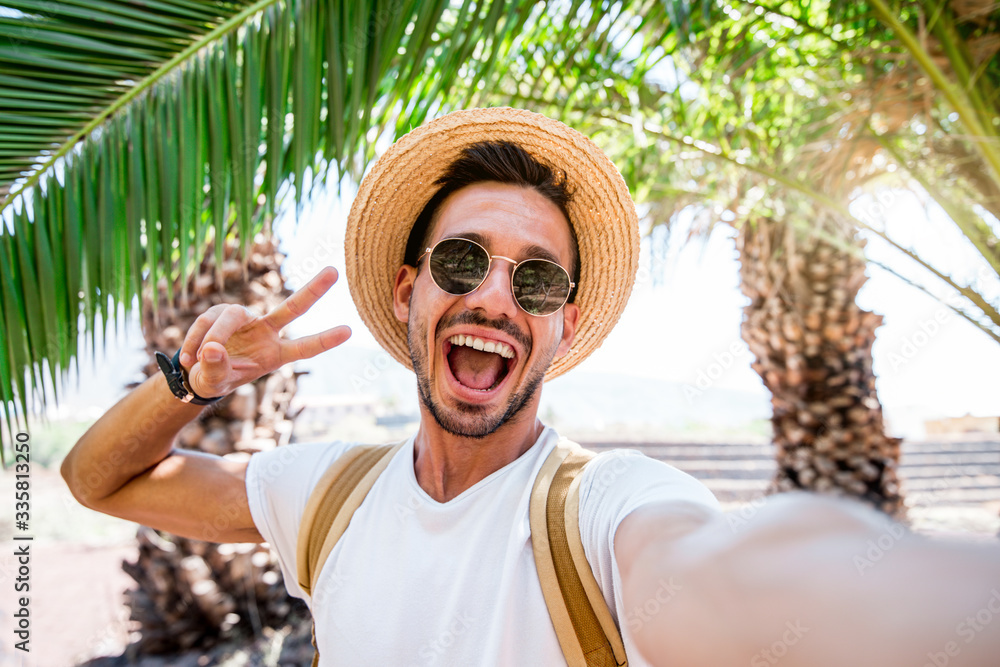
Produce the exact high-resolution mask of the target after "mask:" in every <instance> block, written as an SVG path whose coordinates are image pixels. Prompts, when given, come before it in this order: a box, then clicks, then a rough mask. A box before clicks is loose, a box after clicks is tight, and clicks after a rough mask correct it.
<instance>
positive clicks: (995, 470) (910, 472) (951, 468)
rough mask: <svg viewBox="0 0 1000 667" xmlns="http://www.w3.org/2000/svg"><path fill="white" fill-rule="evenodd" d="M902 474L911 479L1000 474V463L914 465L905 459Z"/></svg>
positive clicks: (901, 467) (901, 468)
mask: <svg viewBox="0 0 1000 667" xmlns="http://www.w3.org/2000/svg"><path fill="white" fill-rule="evenodd" d="M899 469H900V474H902V475H905V476H906V477H908V478H910V479H915V478H924V477H936V478H939V479H949V478H952V477H969V476H974V475H993V476H997V475H1000V463H997V464H994V465H978V464H977V465H933V466H923V465H913V464H911V463H908V462H907V461H903V465H901V466H900V467H899Z"/></svg>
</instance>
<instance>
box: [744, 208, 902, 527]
mask: <svg viewBox="0 0 1000 667" xmlns="http://www.w3.org/2000/svg"><path fill="white" fill-rule="evenodd" d="M814 228H815V229H816V230H821V231H824V232H826V233H827V234H829V235H830V236H831V237H833V238H839V239H844V242H845V244H848V245H853V246H855V247H856V246H857V242H856V241H854V240H853V239H852V232H844V231H843V230H844V229H845V228H844V227H842V226H839V225H837V224H836V221H835V220H833V219H832V218H822V217H821V218H819V219H818V220H817V222H815V224H814ZM799 234H800V232H797V231H796V230H795V229H794V226H793V225H791V224H787V223H785V224H783V223H780V222H777V221H775V220H772V219H767V218H763V219H758V220H756V221H755V222H754V223H753V224H747V225H744V226H743V228H742V229H741V231H740V236H739V241H738V247H739V251H740V258H741V263H742V266H741V269H740V275H741V277H742V290H743V293H744V294H745V295H746V296H747V297H749V299H750V305H748V306H746V307H745V308H744V319H743V325H742V334H743V338H744V340H745V341H746V343H747V345H748V346H749V348H750V350H751V352H753V354H754V355H755V356H756V360H755V361H754V362H753V364H752V366H753V368H754V370H755V371H756V372H757V373H758V374H760V376H761V378H762V379H763V381H764V385H765V386H766V387H767V388H768V389H769V390H770V391H771V396H772V398H771V405H772V408H773V413H772V417H771V422H772V425H773V429H774V444H775V445H776V446H777V463H778V468H777V472H776V475H775V478H774V480H773V482H772V484H771V491H772V492H774V491H790V490H794V489H807V490H811V491H818V492H823V493H830V494H833V495H847V496H853V497H856V498H860V499H862V500H864V501H867V502H868V503H870V504H872V505H873V506H875V507H876V508H879V509H881V510H883V511H885V512H886V513H888V514H890V515H893V516H897V517H899V516H901V514H902V512H903V511H904V508H903V503H902V498H901V495H900V488H899V481H898V479H897V476H896V470H897V467H898V464H899V449H900V448H899V445H900V441H899V439H898V438H892V437H889V436H887V435H886V434H885V430H884V427H883V423H882V407H881V405H880V404H879V401H878V397H877V396H876V393H875V375H874V374H873V373H872V344H873V343H874V342H875V330H876V329H877V328H878V327H879V326H880V325H881V324H882V317H881V316H880V315H876V314H875V313H871V312H868V311H865V310H862V309H861V308H859V307H858V305H857V304H856V303H855V297H856V296H857V293H858V290H859V289H860V287H861V285H862V284H864V282H865V280H866V279H867V277H866V276H865V263H864V261H863V258H862V257H860V256H856V255H851V254H850V253H849V252H847V251H846V250H845V249H842V248H838V247H837V246H835V245H833V244H832V243H829V242H827V241H822V240H819V239H817V238H815V237H812V238H810V239H809V240H808V241H805V240H803V239H802V238H801V237H800V236H799Z"/></svg>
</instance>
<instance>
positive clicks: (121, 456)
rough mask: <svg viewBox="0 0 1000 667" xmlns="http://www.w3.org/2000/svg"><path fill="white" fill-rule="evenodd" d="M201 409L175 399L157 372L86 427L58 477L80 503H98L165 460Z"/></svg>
mask: <svg viewBox="0 0 1000 667" xmlns="http://www.w3.org/2000/svg"><path fill="white" fill-rule="evenodd" d="M202 409H203V408H202V407H201V406H196V405H190V404H187V403H183V402H181V401H179V400H177V398H176V397H175V396H174V395H173V394H171V392H170V389H169V388H168V387H167V382H166V379H165V378H164V377H163V375H162V374H161V373H157V374H156V375H154V376H152V377H151V378H149V379H148V380H146V381H145V382H143V383H142V384H141V385H140V386H138V387H136V389H135V390H133V391H132V392H130V393H129V394H128V395H126V396H125V397H124V398H123V399H122V400H120V401H119V402H118V403H117V404H115V405H114V407H112V408H111V409H110V410H108V412H107V413H105V414H104V416H102V417H101V418H100V419H98V420H97V422H95V423H94V425H93V426H91V427H90V429H89V430H88V431H87V432H86V433H85V434H84V435H83V437H82V438H80V440H79V442H77V443H76V445H75V446H74V447H73V449H72V450H70V452H69V454H67V455H66V458H65V460H64V461H63V463H62V468H61V471H62V476H63V478H64V479H65V480H66V483H67V485H68V486H69V488H70V490H71V491H72V492H73V495H74V496H75V497H76V498H77V499H78V500H79V501H80V502H81V503H83V504H85V505H90V504H92V503H94V502H96V501H99V500H100V499H102V498H105V497H107V496H109V495H110V494H112V493H114V492H115V491H117V490H118V489H120V488H121V487H122V486H124V485H125V484H126V483H127V482H128V481H129V480H130V479H132V478H133V477H135V476H136V475H138V474H140V473H142V472H145V471H146V470H148V469H149V468H151V467H153V466H155V465H156V464H157V463H159V462H160V461H162V460H163V459H164V458H166V457H167V456H168V455H169V454H170V451H171V449H172V447H173V440H174V437H175V436H176V435H177V432H178V431H180V429H181V428H182V427H183V426H184V425H185V424H187V423H188V422H190V421H191V420H192V419H194V418H195V417H197V416H198V414H199V413H200V412H201V411H202Z"/></svg>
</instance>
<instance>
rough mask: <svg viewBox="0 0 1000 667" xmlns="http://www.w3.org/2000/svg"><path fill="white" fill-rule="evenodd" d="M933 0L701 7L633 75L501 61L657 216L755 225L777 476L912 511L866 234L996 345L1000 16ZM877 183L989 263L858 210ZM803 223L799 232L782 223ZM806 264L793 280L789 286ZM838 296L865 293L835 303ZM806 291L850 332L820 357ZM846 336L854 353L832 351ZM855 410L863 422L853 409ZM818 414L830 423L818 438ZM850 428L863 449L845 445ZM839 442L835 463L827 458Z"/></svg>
mask: <svg viewBox="0 0 1000 667" xmlns="http://www.w3.org/2000/svg"><path fill="white" fill-rule="evenodd" d="M926 4H927V3H916V2H911V3H902V4H900V5H899V6H895V7H891V8H890V7H888V6H887V5H885V4H884V3H882V2H881V1H876V2H871V3H867V4H864V3H863V4H857V3H842V2H827V3H815V2H810V3H795V2H792V3H784V4H780V5H775V4H768V3H763V2H756V1H748V2H731V3H726V5H725V7H722V8H721V9H720V8H718V7H715V6H712V5H709V4H705V5H703V6H702V9H703V10H704V11H706V12H708V15H707V16H708V18H709V19H710V20H706V21H704V22H703V23H696V22H691V23H690V24H689V26H690V30H689V32H688V33H686V34H685V33H680V32H678V31H675V32H674V33H673V37H674V38H675V41H674V42H672V43H669V44H667V43H665V42H664V40H663V39H662V38H656V39H658V40H659V41H656V39H654V40H653V41H646V42H644V43H643V45H642V48H641V51H642V52H643V53H645V54H647V56H648V57H647V58H646V60H644V61H640V62H639V63H638V65H639V67H637V68H636V69H634V70H629V71H628V72H627V74H628V76H621V73H620V70H619V69H616V68H620V67H621V63H620V62H618V61H611V62H610V64H608V63H605V62H603V61H600V60H598V61H597V62H596V65H595V69H597V70H598V71H596V72H593V73H590V75H589V77H588V76H586V75H580V76H577V77H576V78H571V79H570V80H569V81H567V80H566V79H565V78H563V77H561V76H558V75H557V74H556V72H557V71H558V72H559V73H561V72H562V69H561V63H560V62H559V61H558V60H553V61H549V62H551V65H550V67H549V70H550V71H549V72H547V73H542V74H540V75H538V76H539V78H542V79H545V81H546V85H544V86H535V87H533V88H531V89H528V90H526V89H525V86H524V85H523V84H520V82H519V79H520V78H522V77H524V76H526V75H528V74H529V70H528V68H527V67H522V68H521V69H520V70H518V63H517V62H514V63H504V69H506V70H508V71H513V72H514V75H513V76H512V77H511V78H510V79H508V80H507V81H505V84H506V85H505V86H504V87H503V88H502V89H501V90H499V91H497V93H496V94H495V95H494V96H493V97H492V98H490V100H491V101H493V100H498V101H500V102H505V101H511V102H514V103H517V104H526V105H533V106H534V107H535V108H537V109H539V110H542V111H545V112H547V113H550V114H557V115H561V116H562V117H563V118H564V119H566V120H567V121H568V122H570V123H571V124H573V125H575V126H578V127H580V128H582V129H583V128H585V131H587V132H588V134H590V135H591V136H593V137H595V139H596V140H597V141H598V142H599V143H602V145H603V147H604V148H605V150H606V151H607V152H608V153H609V154H610V155H611V156H612V159H613V161H614V162H615V163H616V164H618V165H620V166H621V167H622V170H623V173H624V174H625V175H626V178H627V179H628V180H629V181H630V183H632V184H633V187H635V194H636V199H637V201H639V203H640V204H641V205H644V206H645V208H646V209H647V214H646V217H647V219H649V220H650V221H651V222H652V223H653V224H668V225H669V223H670V222H671V220H673V218H674V216H675V215H676V213H677V212H679V211H680V210H682V209H685V208H688V207H691V206H694V207H695V208H696V209H697V210H698V211H699V212H700V214H701V218H702V220H703V222H704V223H705V224H704V227H703V228H704V229H710V228H711V226H712V224H715V223H716V222H718V221H720V219H724V220H726V221H727V222H730V223H731V224H733V225H734V226H735V227H736V228H737V229H738V230H740V234H741V243H740V245H739V248H740V250H741V253H743V254H742V256H741V259H742V264H743V275H744V277H745V278H747V279H749V277H750V276H753V278H754V280H755V281H757V282H758V283H760V284H758V285H757V286H751V285H749V284H744V286H743V289H744V291H745V293H746V294H747V295H748V296H749V297H750V298H751V304H750V305H749V306H748V307H747V311H746V319H745V323H744V327H743V332H744V337H745V338H746V340H747V343H748V344H749V345H750V346H751V349H752V350H753V351H754V352H755V353H756V355H757V360H756V361H755V363H754V368H755V369H756V370H757V371H758V372H759V373H760V375H761V377H762V379H763V380H764V383H765V385H767V386H768V387H769V388H770V389H771V390H772V394H773V396H774V417H773V424H774V428H775V441H776V443H777V444H778V445H779V447H778V459H779V461H778V463H779V466H778V471H779V472H778V475H777V477H776V479H775V487H777V488H783V489H784V488H810V489H816V488H819V489H827V488H829V489H832V490H834V491H836V492H847V493H850V494H852V495H857V496H859V497H862V498H864V499H866V500H868V501H870V502H872V503H873V504H874V505H875V506H877V507H881V508H883V509H886V510H887V511H890V512H895V511H896V510H897V509H898V508H899V507H900V505H899V495H898V485H897V481H896V479H895V473H894V472H893V470H894V467H895V463H896V462H897V461H898V443H897V442H896V441H895V440H894V439H892V438H888V437H886V436H885V434H884V432H883V429H882V419H881V408H880V406H879V404H878V400H877V397H876V395H875V392H874V386H873V384H872V380H873V378H872V376H871V372H870V368H871V356H870V349H871V340H870V338H869V336H870V335H871V334H873V332H874V328H875V327H876V326H877V324H878V322H877V318H876V317H875V316H874V315H872V314H871V313H864V312H861V311H860V310H859V309H858V308H857V306H856V304H855V303H854V299H853V296H854V295H855V294H856V293H857V289H858V287H860V284H861V282H862V281H863V279H864V266H865V264H864V262H863V261H862V260H864V257H863V254H862V250H861V248H862V247H863V242H861V241H859V240H858V237H857V236H856V232H857V231H858V230H861V231H862V232H863V233H864V234H865V235H867V236H869V237H873V238H875V239H876V240H877V241H879V242H880V243H886V244H888V245H889V246H891V247H893V248H895V249H896V251H897V252H899V253H901V254H902V256H903V258H904V259H906V260H909V261H910V262H912V263H913V264H914V265H916V268H917V269H922V270H923V273H922V275H917V276H914V273H913V271H909V270H906V269H902V268H899V265H898V264H897V265H894V266H892V267H889V266H885V265H882V266H883V268H886V269H888V270H889V271H892V272H893V273H895V274H896V275H899V276H900V277H901V278H903V279H904V280H907V281H908V282H911V283H913V284H915V285H916V286H917V287H919V288H921V289H924V290H926V291H929V292H932V293H934V294H936V295H938V296H939V297H947V296H950V294H949V292H951V293H952V294H953V295H955V296H957V297H958V298H957V299H948V300H947V301H946V303H947V304H948V305H949V306H950V307H952V308H954V309H955V310H956V311H957V312H959V313H960V314H961V315H962V316H963V317H965V318H966V319H968V320H969V321H971V322H972V323H973V324H975V325H976V326H977V327H979V328H980V329H981V330H982V331H983V332H984V333H985V334H986V335H989V336H990V337H992V338H994V339H996V340H998V341H1000V316H998V309H1000V301H998V300H997V297H996V295H997V294H1000V291H997V290H996V289H995V285H996V278H997V276H998V275H1000V263H998V262H997V258H998V257H1000V255H998V252H1000V241H998V237H997V230H998V229H1000V225H998V224H997V223H996V217H995V216H996V215H997V211H998V206H1000V204H998V202H1000V199H998V193H1000V180H998V179H997V173H998V172H996V170H995V169H994V167H993V163H994V162H995V159H994V157H995V156H994V153H995V152H996V151H997V150H998V147H1000V140H998V137H1000V129H998V122H997V118H998V117H1000V97H998V95H997V94H996V90H997V85H998V83H1000V69H998V61H997V59H996V58H995V57H993V56H995V54H996V52H997V50H998V48H1000V40H998V39H997V30H998V27H1000V20H998V16H1000V15H998V12H997V8H996V6H995V5H994V4H992V3H987V2H981V3H980V2H971V3H961V4H958V3H944V4H942V5H940V6H937V5H935V6H934V7H927V8H925V5H926ZM692 13H697V12H696V11H692ZM918 29H924V32H923V33H921V34H920V39H916V38H915V36H914V33H915V31H916V30H918ZM684 37H686V38H687V39H686V41H685V40H684V39H683V38H684ZM658 47H659V48H658ZM552 48H553V49H555V48H557V47H552ZM657 58H659V59H660V61H659V62H657V61H656V59H657ZM524 60H525V61H526V62H531V61H530V59H524ZM602 66H603V69H601V67H602ZM880 185H881V186H883V187H885V186H894V187H914V186H916V187H917V188H918V189H921V188H922V190H923V191H924V192H925V193H926V194H927V195H928V196H929V198H930V199H932V200H933V201H936V202H937V203H938V204H940V205H941V206H942V208H944V210H945V211H946V212H948V214H949V215H950V216H951V217H952V219H953V221H954V222H955V224H956V225H957V226H958V227H959V229H960V231H961V232H962V234H963V235H965V237H966V238H967V239H968V240H969V241H970V245H971V246H972V247H973V248H974V249H975V250H976V252H977V253H979V255H980V256H981V259H982V260H983V262H982V264H981V266H982V269H981V271H980V272H979V276H980V277H979V278H978V279H974V280H972V281H971V282H966V283H963V282H962V280H961V279H960V277H958V276H957V275H949V273H948V271H947V270H946V269H945V267H935V266H934V264H933V263H932V262H931V261H930V260H929V259H928V258H925V257H923V256H921V254H920V253H918V252H917V251H915V250H914V249H913V248H909V247H907V246H906V245H904V244H903V243H902V242H900V241H898V240H896V239H895V238H893V237H891V236H890V235H889V234H888V233H887V232H886V231H885V228H884V220H882V219H881V218H879V217H878V216H875V217H872V216H870V215H867V214H865V213H860V214H858V215H854V214H852V209H850V208H849V204H850V202H851V201H852V200H853V199H856V198H857V197H858V196H859V195H860V194H862V193H864V192H865V191H866V189H867V190H869V191H870V189H871V188H873V187H877V186H880ZM689 210H690V209H689ZM793 212H794V213H793ZM802 212H806V213H805V214H803V213H802ZM991 215H992V216H994V217H993V218H992V222H991V218H990V216H991ZM833 221H835V224H834V223H833ZM788 225H791V226H794V227H795V229H781V228H782V227H785V226H788ZM765 241H766V242H765ZM795 247H799V248H800V249H801V248H809V249H819V248H822V249H823V250H822V255H823V257H824V261H823V262H822V266H820V267H817V270H820V269H822V270H824V272H825V274H826V277H825V278H824V279H823V280H822V281H818V280H817V281H816V283H817V284H816V287H818V288H819V289H822V290H823V294H819V293H817V291H816V290H814V289H813V288H814V285H813V284H812V282H810V281H808V280H802V279H801V278H802V277H804V276H808V274H807V273H806V274H803V273H802V272H801V270H800V271H798V272H796V270H795V269H794V268H793V267H792V268H790V267H789V266H788V264H789V262H790V261H791V251H793V250H794V249H795ZM764 249H766V250H767V252H763V250H764ZM751 250H753V251H754V252H755V253H756V256H753V257H751V256H748V255H747V253H748V252H749V251H751ZM802 254H803V253H802V252H800V253H799V255H798V257H800V258H801V256H802ZM810 258H811V260H812V261H815V259H816V256H815V254H812V253H810ZM796 273H797V274H798V275H797V278H798V280H797V283H796V284H797V290H796V291H795V292H793V293H787V292H788V291H787V290H785V292H782V291H781V290H780V289H779V288H780V287H781V286H782V285H783V284H784V282H785V281H787V280H791V277H792V276H793V275H795V274H796ZM990 279H992V280H993V286H991V285H990V284H989V280H990ZM765 288H766V289H765ZM761 289H763V290H764V291H763V292H761V291H760V290H761ZM776 291H777V293H776ZM831 292H836V293H837V294H838V295H839V294H846V295H847V296H848V297H849V298H847V299H843V300H841V299H836V300H831V299H830V298H829V294H830V293H831ZM991 293H992V294H993V297H992V299H991V298H990V294H991ZM762 294H763V295H766V296H768V298H766V299H761V295H762ZM782 294H784V296H785V297H793V298H783V297H782V296H781V295H782ZM806 297H809V298H808V299H807V298H806ZM809 299H812V300H814V301H816V302H817V303H820V304H822V306H823V307H822V309H821V310H822V311H823V315H822V319H821V324H822V325H823V326H821V331H826V330H828V331H829V332H830V333H831V334H837V335H839V336H840V337H841V339H840V340H839V341H830V342H831V343H832V344H833V347H832V348H827V349H823V350H822V354H820V355H819V356H817V355H810V356H809V359H808V361H807V362H804V358H803V356H802V355H801V354H789V355H786V354H784V353H779V352H780V351H781V350H782V348H788V347H794V346H795V345H796V341H789V340H787V339H786V338H785V336H786V332H787V333H791V334H794V333H795V332H796V330H799V331H800V330H801V329H802V328H803V322H802V317H803V316H804V315H806V309H807V308H808V305H807V304H808V300H809ZM758 308H764V309H763V310H758ZM790 318H792V319H793V320H795V319H797V320H798V323H797V325H796V326H794V327H789V325H788V321H789V319H790ZM829 323H832V326H827V325H828V324H829ZM847 323H850V326H849V327H848V329H849V330H850V333H848V330H847V329H845V326H846V325H847ZM862 323H863V326H861V324H862ZM856 327H860V329H859V328H856ZM858 331H861V333H858ZM837 348H842V351H841V353H840V358H836V355H834V356H831V353H832V352H834V351H835V350H836V349H837ZM858 355H861V357H862V358H863V359H862V360H861V361H860V362H859V360H858V359H857V356H858ZM824 359H830V360H831V361H830V362H827V361H824ZM803 364H804V366H803ZM830 364H832V366H831V365H830ZM820 367H825V370H821V368H820ZM854 367H856V370H857V372H852V373H848V374H847V375H846V378H847V380H848V384H847V385H846V386H841V385H837V386H838V387H839V388H838V389H835V388H832V387H826V388H824V387H823V384H824V382H825V380H824V378H828V377H832V378H836V379H837V381H838V382H839V381H841V380H842V379H843V378H844V377H845V376H844V374H843V373H841V371H843V370H844V369H847V368H854ZM804 369H809V372H803V370H804ZM779 379H780V382H778V380H779ZM789 383H791V384H789ZM838 392H850V394H849V395H851V396H853V397H854V400H853V401H852V402H851V403H850V404H848V403H847V400H848V398H847V396H840V397H837V396H834V394H836V393H838ZM794 397H798V398H794ZM806 397H809V400H804V399H805V398H806ZM828 399H829V400H828ZM831 401H833V402H842V403H843V405H841V406H835V405H831V404H830V402H831ZM852 410H853V412H852V413H851V414H853V415H854V416H855V417H857V419H858V420H859V421H857V422H856V421H855V420H853V419H850V418H848V413H849V412H850V411H852ZM804 424H805V425H809V428H810V429H813V431H814V432H813V433H811V434H810V435H808V437H806V436H805V435H804V434H803V425H804ZM816 428H818V429H820V431H819V432H815V430H816ZM823 434H825V435H823ZM820 436H822V437H820ZM804 438H805V439H804ZM850 441H854V442H855V445H854V446H853V451H851V448H850V447H847V446H846V445H844V444H843V443H846V442H850ZM862 441H863V442H864V445H863V446H861V445H860V444H858V443H861V442H862ZM830 442H833V443H835V444H834V447H833V451H834V453H835V456H833V460H834V465H831V464H829V462H827V463H823V462H822V461H824V460H825V458H827V450H829V448H830ZM788 443H792V444H793V445H794V446H792V447H788V446H786V445H787V444H788ZM817 443H818V445H817ZM817 446H818V447H819V449H820V451H816V447H817ZM862 458H865V459H866V460H864V461H862ZM813 463H818V465H819V468H816V467H815V466H814V465H813ZM807 464H808V466H809V467H811V468H812V472H805V469H804V468H803V466H806V465H807ZM796 471H799V472H804V474H801V475H800V474H797V473H796Z"/></svg>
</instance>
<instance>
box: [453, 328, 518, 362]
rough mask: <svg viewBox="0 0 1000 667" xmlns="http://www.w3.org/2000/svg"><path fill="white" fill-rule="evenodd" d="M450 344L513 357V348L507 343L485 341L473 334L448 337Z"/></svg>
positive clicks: (508, 357)
mask: <svg viewBox="0 0 1000 667" xmlns="http://www.w3.org/2000/svg"><path fill="white" fill-rule="evenodd" d="M448 342H450V343H451V344H452V345H464V346H466V347H471V348H473V349H475V350H482V351H483V352H492V353H493V354H499V355H500V356H501V357H503V358H504V359H513V358H514V349H513V348H512V347H511V346H510V345H507V344H506V343H499V342H494V341H489V342H486V341H484V340H483V339H482V338H475V337H473V336H465V335H463V334H457V335H455V336H452V337H451V338H449V339H448Z"/></svg>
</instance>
